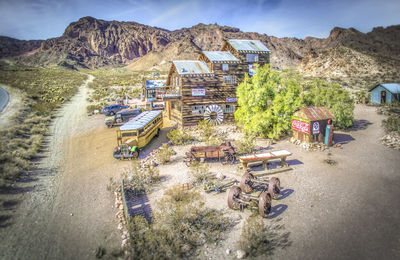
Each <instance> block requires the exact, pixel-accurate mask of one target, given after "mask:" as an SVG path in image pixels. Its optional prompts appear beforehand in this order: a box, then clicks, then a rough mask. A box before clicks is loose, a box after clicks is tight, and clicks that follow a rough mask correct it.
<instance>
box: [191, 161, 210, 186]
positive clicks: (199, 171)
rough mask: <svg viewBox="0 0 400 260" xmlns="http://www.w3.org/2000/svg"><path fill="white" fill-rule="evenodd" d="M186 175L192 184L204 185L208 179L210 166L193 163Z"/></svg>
mask: <svg viewBox="0 0 400 260" xmlns="http://www.w3.org/2000/svg"><path fill="white" fill-rule="evenodd" d="M188 174H189V177H190V179H191V182H192V183H193V184H204V183H205V182H206V181H207V180H208V179H209V178H210V166H209V165H208V164H207V163H201V162H198V161H193V162H191V164H190V167H189V171H188Z"/></svg>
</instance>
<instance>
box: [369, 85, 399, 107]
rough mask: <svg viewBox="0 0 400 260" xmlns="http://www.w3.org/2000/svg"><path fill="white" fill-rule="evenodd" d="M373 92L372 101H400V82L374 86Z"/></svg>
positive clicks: (381, 102) (387, 102)
mask: <svg viewBox="0 0 400 260" xmlns="http://www.w3.org/2000/svg"><path fill="white" fill-rule="evenodd" d="M369 91H370V92H371V103H376V104H389V103H392V102H400V84H399V83H385V84H379V85H376V86H374V87H373V88H372V89H370V90H369Z"/></svg>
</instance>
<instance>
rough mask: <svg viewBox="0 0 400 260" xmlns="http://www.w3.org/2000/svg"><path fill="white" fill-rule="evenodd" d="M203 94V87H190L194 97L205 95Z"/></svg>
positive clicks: (204, 90) (204, 92)
mask: <svg viewBox="0 0 400 260" xmlns="http://www.w3.org/2000/svg"><path fill="white" fill-rule="evenodd" d="M205 95H206V89H205V88H193V89H192V96H194V97H198V96H205Z"/></svg>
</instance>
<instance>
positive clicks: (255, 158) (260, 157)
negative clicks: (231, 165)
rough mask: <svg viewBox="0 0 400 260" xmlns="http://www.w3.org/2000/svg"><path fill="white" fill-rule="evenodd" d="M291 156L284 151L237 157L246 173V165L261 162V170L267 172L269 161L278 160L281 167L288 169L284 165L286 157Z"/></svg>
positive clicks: (285, 164)
mask: <svg viewBox="0 0 400 260" xmlns="http://www.w3.org/2000/svg"><path fill="white" fill-rule="evenodd" d="M290 155H292V153H291V152H288V151H286V150H280V151H275V152H269V153H261V154H252V155H246V156H241V157H239V160H240V162H241V163H242V165H243V168H244V170H245V171H246V169H247V165H248V164H249V163H255V162H261V163H262V164H263V168H264V169H266V170H268V167H267V164H268V161H270V160H275V159H280V160H281V164H282V167H288V165H287V163H286V157H288V156H290Z"/></svg>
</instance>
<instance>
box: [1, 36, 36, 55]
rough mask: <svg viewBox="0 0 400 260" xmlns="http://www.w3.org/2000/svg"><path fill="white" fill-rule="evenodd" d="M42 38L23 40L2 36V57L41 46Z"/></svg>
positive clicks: (26, 51) (22, 52)
mask: <svg viewBox="0 0 400 260" xmlns="http://www.w3.org/2000/svg"><path fill="white" fill-rule="evenodd" d="M41 43H42V41H41V40H32V41H23V40H17V39H13V38H10V37H5V36H0V59H1V58H8V57H13V56H18V55H21V54H24V53H28V52H31V51H33V50H36V49H38V48H39V47H40V44H41Z"/></svg>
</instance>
